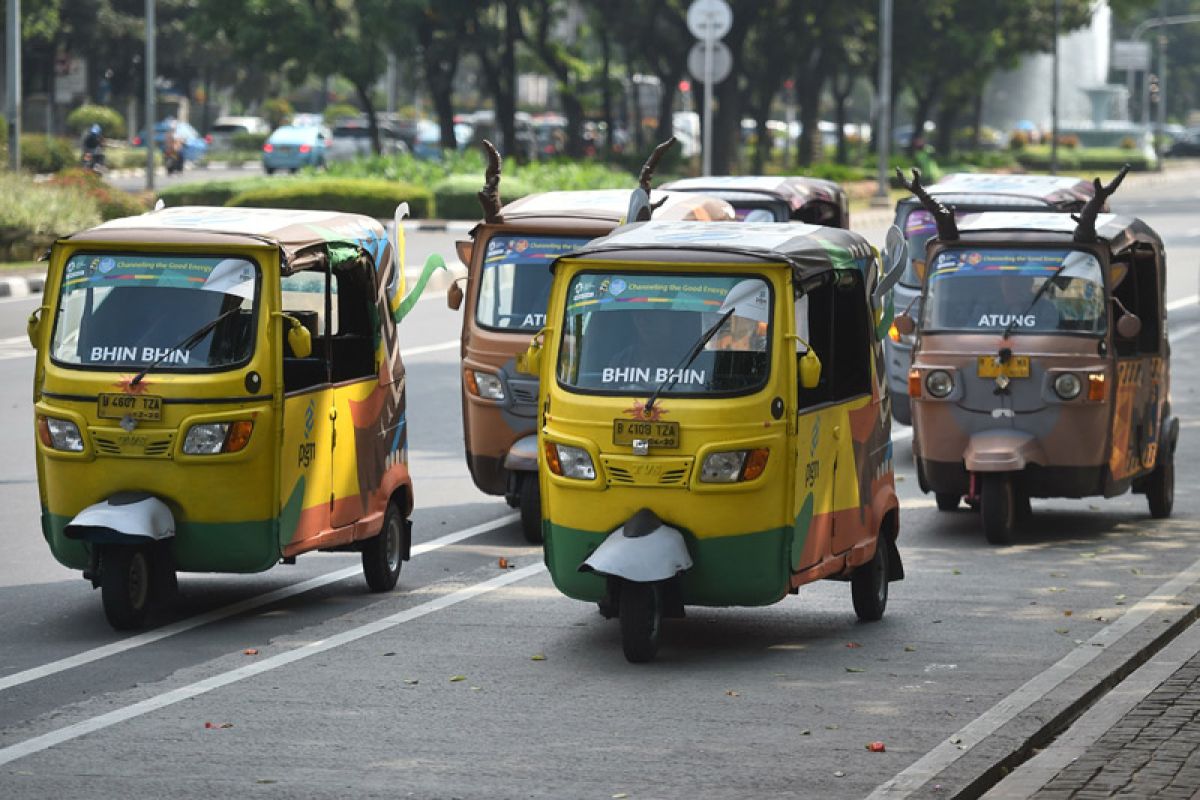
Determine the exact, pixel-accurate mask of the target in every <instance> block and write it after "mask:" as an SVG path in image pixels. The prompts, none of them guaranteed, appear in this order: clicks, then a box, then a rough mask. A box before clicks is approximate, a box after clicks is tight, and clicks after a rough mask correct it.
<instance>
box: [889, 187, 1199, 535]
mask: <svg viewBox="0 0 1200 800" xmlns="http://www.w3.org/2000/svg"><path fill="white" fill-rule="evenodd" d="M1123 174H1124V173H1122V176H1123ZM1120 177H1121V176H1119V177H1118V178H1117V179H1116V180H1115V181H1114V182H1113V183H1111V184H1109V185H1108V186H1106V187H1105V186H1101V185H1100V182H1099V181H1097V182H1096V194H1095V196H1094V197H1093V198H1092V200H1090V201H1089V202H1088V204H1087V206H1086V207H1085V208H1084V210H1083V211H1082V212H1081V213H1080V214H1079V217H1078V222H1077V221H1076V220H1074V219H1072V218H1071V216H1069V215H1066V214H1036V213H1015V212H1014V213H1001V212H994V213H993V212H989V213H983V214H978V215H969V216H967V217H965V218H964V219H962V220H961V221H959V220H956V219H955V217H954V214H953V213H952V212H951V211H949V210H948V209H946V207H945V206H942V205H940V204H938V203H937V201H936V200H935V199H933V198H930V197H929V196H928V195H925V198H926V200H927V202H928V203H929V205H930V213H931V214H933V215H934V216H935V217H936V218H937V220H938V221H937V225H938V233H937V236H935V237H934V238H933V239H931V240H930V242H929V245H928V250H927V259H928V264H929V267H928V275H927V276H926V279H925V288H924V293H923V308H922V315H921V319H920V324H919V326H916V329H915V331H914V320H913V319H912V318H910V317H908V316H905V315H900V316H898V317H897V320H896V322H897V326H898V327H899V328H900V329H901V330H902V331H904V332H906V333H914V332H915V335H916V344H915V347H914V351H913V364H912V369H911V371H910V373H909V393H910V394H911V397H912V402H913V424H914V437H913V453H914V455H915V456H916V462H917V476H918V479H919V481H920V485H921V489H922V490H923V491H926V492H934V493H935V495H936V498H937V504H938V508H940V509H942V510H952V509H954V508H957V507H958V506H959V503H960V501H961V498H962V497H963V496H964V495H965V496H966V498H967V500H968V501H969V502H970V503H971V504H972V505H976V504H978V507H979V510H980V511H981V514H982V518H983V530H984V533H985V534H986V536H987V539H988V541H989V542H991V543H993V544H1007V543H1009V542H1011V541H1012V538H1013V533H1014V529H1015V527H1016V524H1017V522H1018V519H1019V517H1020V515H1022V514H1023V513H1027V512H1028V509H1029V498H1030V497H1087V496H1092V495H1102V496H1105V497H1113V496H1115V495H1118V494H1121V493H1123V492H1125V491H1128V490H1129V489H1131V488H1132V489H1133V490H1134V491H1135V492H1142V493H1145V494H1146V497H1147V500H1148V501H1149V504H1150V513H1151V515H1152V516H1154V517H1166V516H1168V515H1169V514H1170V513H1171V507H1172V504H1173V501H1174V454H1175V445H1176V441H1177V439H1178V436H1179V421H1178V419H1177V418H1175V417H1174V416H1172V414H1171V400H1170V350H1169V346H1168V344H1167V326H1166V308H1165V304H1164V300H1163V298H1164V296H1165V282H1166V256H1165V253H1164V251H1163V245H1162V241H1161V240H1160V239H1159V237H1158V235H1157V234H1155V232H1154V231H1153V230H1151V229H1150V227H1149V226H1147V225H1146V224H1145V223H1144V222H1142V221H1140V220H1138V219H1133V218H1130V217H1120V216H1114V215H1111V214H1102V213H1100V208H1101V207H1102V206H1103V204H1104V202H1105V200H1106V199H1107V197H1108V195H1109V194H1111V192H1112V191H1113V190H1114V189H1115V188H1116V186H1117V184H1118V183H1119V182H1120Z"/></svg>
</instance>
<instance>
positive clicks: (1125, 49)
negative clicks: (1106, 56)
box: [1111, 42, 1150, 72]
mask: <svg viewBox="0 0 1200 800" xmlns="http://www.w3.org/2000/svg"><path fill="white" fill-rule="evenodd" d="M1111 66H1112V68H1113V69H1118V70H1124V71H1126V72H1144V71H1145V70H1148V69H1150V43H1149V42H1113V48H1112V64H1111Z"/></svg>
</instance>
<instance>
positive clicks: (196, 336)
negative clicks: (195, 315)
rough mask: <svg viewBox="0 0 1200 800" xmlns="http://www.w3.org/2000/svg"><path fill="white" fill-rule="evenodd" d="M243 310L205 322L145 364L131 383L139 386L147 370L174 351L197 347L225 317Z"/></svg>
mask: <svg viewBox="0 0 1200 800" xmlns="http://www.w3.org/2000/svg"><path fill="white" fill-rule="evenodd" d="M241 310H242V309H241V307H240V306H239V307H237V308H231V309H229V310H228V311H226V312H225V313H224V314H222V315H221V316H219V317H217V318H216V319H214V320H213V321H212V322H206V323H204V326H203V327H201V328H199V329H198V330H197V331H196V332H195V333H192V334H190V335H189V336H188V337H187V338H186V339H184V340H183V341H182V342H180V343H179V344H177V345H175V346H174V347H168V348H167V350H166V351H165V352H164V353H163V354H162V355H161V356H159V357H158V358H156V359H154V360H153V361H151V362H150V363H149V364H147V365H146V366H145V368H143V369H142V371H141V372H139V373H138V374H137V375H134V376H133V380H131V381H130V382H129V385H130V386H137V385H138V384H139V383H141V382H142V378H144V377H146V373H147V372H149V371H150V370H152V369H154V368H155V367H157V366H158V365H159V364H161V363H162V362H163V361H165V360H166V359H167V357H168V356H170V355H171V354H172V353H174V352H176V351H179V350H189V349H191V348H193V347H195V346H196V345H197V344H199V343H200V340H201V339H203V338H204V337H205V336H208V334H210V333H212V329H213V328H215V327H217V325H219V324H221V321H222V320H223V319H225V318H226V317H230V316H233V315H234V314H236V313H237V312H239V311H241Z"/></svg>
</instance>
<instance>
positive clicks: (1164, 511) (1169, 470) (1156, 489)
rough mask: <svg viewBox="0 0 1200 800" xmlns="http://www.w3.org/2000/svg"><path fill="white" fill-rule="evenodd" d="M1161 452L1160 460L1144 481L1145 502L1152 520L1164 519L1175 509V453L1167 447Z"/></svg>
mask: <svg viewBox="0 0 1200 800" xmlns="http://www.w3.org/2000/svg"><path fill="white" fill-rule="evenodd" d="M1161 452H1162V454H1163V458H1162V460H1160V461H1159V462H1158V464H1157V465H1156V466H1155V467H1154V472H1151V473H1150V478H1149V480H1147V481H1146V500H1147V501H1148V502H1149V504H1150V516H1151V517H1153V518H1154V519H1166V518H1167V517H1169V516H1171V510H1172V509H1173V508H1174V507H1175V451H1174V449H1173V448H1170V447H1167V448H1164V449H1163V450H1162V451H1161Z"/></svg>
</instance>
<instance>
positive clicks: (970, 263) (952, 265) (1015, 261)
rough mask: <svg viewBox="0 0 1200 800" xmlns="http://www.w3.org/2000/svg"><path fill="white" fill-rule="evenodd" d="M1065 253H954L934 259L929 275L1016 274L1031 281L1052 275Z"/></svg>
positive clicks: (1040, 251)
mask: <svg viewBox="0 0 1200 800" xmlns="http://www.w3.org/2000/svg"><path fill="white" fill-rule="evenodd" d="M1068 252H1069V251H1063V250H1049V251H1047V250H986V251H980V250H967V251H961V250H954V251H944V252H942V253H941V254H940V255H938V258H937V262H936V263H935V264H934V269H933V274H934V275H935V276H942V275H948V274H959V275H963V274H988V273H993V274H994V273H998V272H1020V273H1022V274H1024V275H1030V276H1034V277H1040V276H1047V275H1053V274H1054V273H1055V272H1056V271H1057V270H1058V268H1059V267H1061V266H1062V264H1063V261H1064V259H1065V258H1066V256H1067V255H1068Z"/></svg>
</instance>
